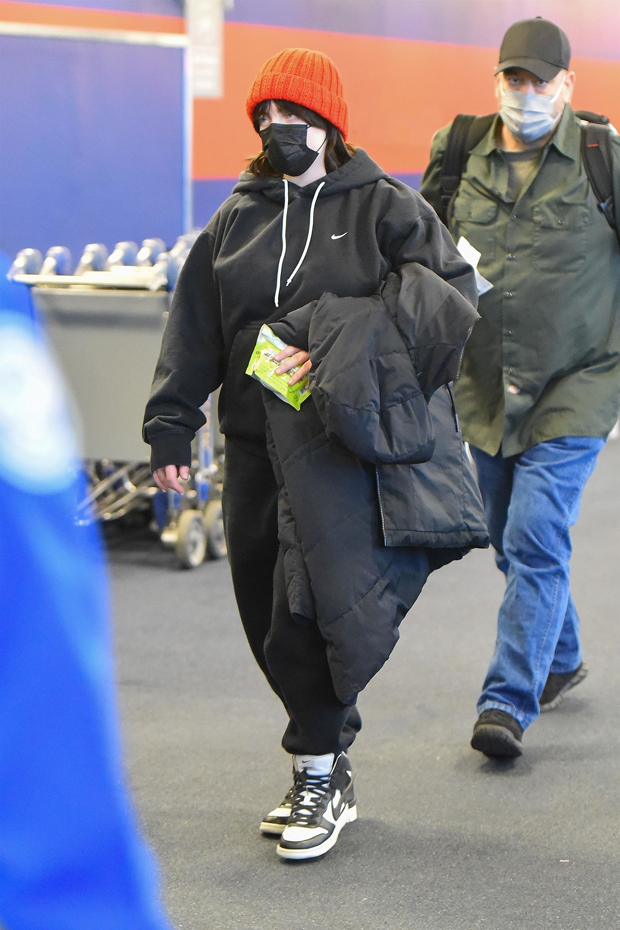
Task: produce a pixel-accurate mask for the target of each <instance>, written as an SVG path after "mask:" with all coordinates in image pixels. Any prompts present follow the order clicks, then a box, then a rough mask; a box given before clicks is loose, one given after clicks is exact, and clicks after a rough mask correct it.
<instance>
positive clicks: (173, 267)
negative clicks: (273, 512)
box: [9, 234, 226, 568]
mask: <svg viewBox="0 0 620 930" xmlns="http://www.w3.org/2000/svg"><path fill="white" fill-rule="evenodd" d="M194 239H195V234H190V235H187V236H181V237H180V238H179V239H178V240H177V243H176V244H175V246H174V248H172V249H171V250H170V251H168V250H167V249H166V246H165V244H164V243H163V242H162V241H161V240H160V239H146V240H145V241H144V242H143V243H142V246H141V247H140V248H138V246H137V245H136V244H135V243H133V242H120V243H118V245H117V246H116V248H115V249H114V250H113V252H112V253H111V254H110V255H108V254H107V250H106V248H105V246H103V245H101V244H99V243H94V244H90V245H88V246H87V247H86V248H85V250H84V253H83V255H82V258H81V259H80V262H79V263H78V265H77V268H76V269H75V272H74V273H71V256H70V254H69V252H68V250H67V249H66V248H63V247H62V246H55V247H54V248H52V249H50V250H49V251H48V253H47V255H46V256H45V258H43V257H42V256H41V254H40V253H39V252H37V251H36V250H35V249H24V250H22V251H21V252H20V253H18V255H17V257H16V259H15V262H14V263H13V266H12V268H11V271H10V272H9V277H10V278H12V279H13V280H15V281H17V282H21V283H24V284H27V285H29V286H30V287H31V289H32V290H31V293H32V298H33V302H34V305H35V307H36V309H37V311H38V312H39V314H40V315H41V316H42V318H43V319H44V321H45V325H46V329H47V332H48V335H49V338H50V341H51V343H52V347H53V349H54V352H55V354H56V357H57V359H58V362H59V364H60V367H61V369H62V370H63V373H64V376H65V379H66V381H67V384H68V386H69V389H70V392H71V394H72V396H73V400H74V403H75V405H76V407H77V412H78V415H79V416H78V418H79V421H80V422H81V424H82V430H83V437H82V446H83V449H84V457H85V461H84V470H85V474H86V479H87V494H86V496H85V498H84V500H83V501H81V502H80V505H79V507H78V519H79V520H80V521H91V520H100V521H102V522H104V523H107V522H110V521H114V520H122V519H123V518H126V517H127V516H128V515H129V514H135V513H142V514H143V515H144V517H145V520H146V521H148V522H149V523H150V525H151V526H152V527H153V528H154V529H156V530H157V532H158V533H159V536H160V538H161V541H162V543H164V545H166V546H169V547H171V548H174V549H175V551H176V554H177V557H178V559H179V562H180V564H181V565H182V566H184V567H186V568H194V567H196V566H198V565H200V564H201V562H202V561H203V560H204V558H205V557H207V556H208V557H209V558H221V557H223V556H224V555H226V543H225V539H224V531H223V524H222V507H221V486H222V463H223V450H222V445H221V436H220V434H219V430H218V429H217V426H216V422H215V420H216V417H215V416H214V414H213V410H212V402H211V399H209V400H208V401H207V402H206V404H205V406H204V408H203V411H204V413H205V416H206V423H205V426H204V427H203V428H202V429H201V430H199V432H198V434H197V436H196V440H195V442H194V447H193V456H192V458H193V461H192V467H191V469H190V477H189V481H188V482H187V490H186V493H185V494H184V495H180V494H177V493H176V492H174V491H168V492H166V493H164V492H162V491H160V490H159V488H158V487H157V486H156V485H155V483H154V481H153V478H152V475H151V472H150V468H149V465H148V459H149V451H150V450H149V447H148V446H147V445H146V444H145V443H144V442H142V439H141V424H142V416H143V413H144V407H145V404H146V401H147V398H148V395H149V389H150V384H151V380H152V377H153V372H154V370H155V364H156V361H157V357H158V355H159V348H160V344H161V337H162V333H163V330H164V326H165V323H166V319H167V316H168V312H169V308H170V296H171V292H172V290H173V289H174V285H175V284H176V279H177V277H178V274H179V271H180V268H181V267H182V265H183V262H184V261H185V258H186V256H187V254H188V252H189V249H190V247H191V244H192V243H193V240H194Z"/></svg>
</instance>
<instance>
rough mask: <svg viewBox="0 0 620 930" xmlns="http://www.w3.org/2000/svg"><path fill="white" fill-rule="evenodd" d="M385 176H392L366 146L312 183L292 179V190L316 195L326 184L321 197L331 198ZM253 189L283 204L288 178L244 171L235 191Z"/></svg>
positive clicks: (234, 192)
mask: <svg viewBox="0 0 620 930" xmlns="http://www.w3.org/2000/svg"><path fill="white" fill-rule="evenodd" d="M381 178H389V175H387V174H386V173H385V171H384V170H383V169H382V168H380V167H379V165H378V164H377V163H376V162H374V161H373V160H372V158H371V157H370V156H369V155H367V154H366V152H365V151H364V149H358V150H357V152H356V153H355V155H353V156H352V157H351V158H350V159H349V161H348V162H346V163H345V164H344V165H341V167H340V168H337V169H336V171H330V172H329V174H326V175H324V176H323V177H322V178H319V179H318V180H316V181H313V182H312V184H306V186H305V187H298V186H297V185H296V184H295V182H294V181H290V182H289V189H290V192H291V195H292V196H294V195H296V196H298V197H310V198H312V197H313V196H314V195H315V193H316V190H317V187H319V185H322V187H321V193H320V196H321V197H330V196H331V195H332V194H341V193H342V192H343V191H349V190H353V189H354V188H356V187H364V185H366V184H372V183H374V182H376V181H379V180H381ZM251 191H260V192H261V193H263V194H264V195H265V197H268V198H269V199H270V200H273V201H275V202H276V203H283V202H284V179H283V178H256V177H254V175H253V174H250V172H249V171H244V172H243V173H242V174H241V175H240V177H239V181H238V183H237V184H235V186H234V188H233V194H247V193H250V192H251Z"/></svg>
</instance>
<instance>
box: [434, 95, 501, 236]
mask: <svg viewBox="0 0 620 930" xmlns="http://www.w3.org/2000/svg"><path fill="white" fill-rule="evenodd" d="M495 116H496V114H495V113H490V114H489V115H488V116H470V115H469V114H467V113H459V114H458V116H455V118H454V121H453V123H452V126H451V127H450V132H449V134H448V142H447V144H446V149H445V151H444V153H443V158H442V161H441V173H440V175H439V184H440V186H441V211H440V212H439V217H440V219H441V220H442V221H443V222H444V223H446V224H447V222H448V213H449V211H450V204H451V203H452V202H453V200H454V198H455V196H456V193H457V191H458V189H459V186H460V183H461V177H462V175H463V171H464V170H465V166H466V165H467V159H468V158H469V153H470V152H471V150H472V149H474V148H475V147H476V146H477V145H478V143H479V142H480V141H481V139H482V138H483V137H484V136H485V135H486V134H487V132H488V131H489V129H490V128H491V126H492V124H493V120H494V119H495Z"/></svg>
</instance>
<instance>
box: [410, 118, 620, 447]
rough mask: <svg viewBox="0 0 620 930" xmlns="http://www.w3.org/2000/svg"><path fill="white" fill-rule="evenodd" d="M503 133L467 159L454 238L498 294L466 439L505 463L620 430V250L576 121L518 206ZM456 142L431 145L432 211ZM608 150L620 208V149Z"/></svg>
mask: <svg viewBox="0 0 620 930" xmlns="http://www.w3.org/2000/svg"><path fill="white" fill-rule="evenodd" d="M498 123H499V117H497V118H496V120H495V123H494V125H493V126H492V127H491V129H490V130H489V132H488V133H487V134H486V136H485V137H484V138H483V139H482V141H481V142H480V143H479V144H478V145H477V146H476V147H475V148H474V149H473V151H472V152H471V154H470V156H469V160H468V163H467V167H466V169H465V171H464V173H463V177H462V181H461V186H460V188H459V192H458V194H457V197H456V199H455V201H454V205H453V210H452V214H451V217H450V231H451V232H452V235H453V236H454V238H455V240H457V241H458V239H459V237H460V236H465V238H466V239H468V240H469V242H470V243H471V244H472V245H473V246H474V247H475V248H476V249H478V251H479V252H481V258H480V263H479V265H478V270H479V271H480V272H481V274H482V275H483V276H484V277H485V278H487V279H488V280H489V281H491V283H492V284H493V289H492V290H490V291H489V292H488V293H486V294H484V295H482V296H481V298H480V303H479V306H478V312H479V313H480V315H481V319H480V321H479V322H478V323H477V324H476V326H475V327H474V330H473V333H472V335H471V337H470V339H469V342H468V343H467V346H466V348H465V354H464V357H463V364H462V368H461V374H460V376H459V379H458V381H457V383H456V399H457V407H458V412H459V415H460V418H461V421H462V426H463V435H464V438H465V439H466V440H467V441H468V442H470V443H472V444H473V445H475V446H477V447H478V448H480V449H483V450H484V451H485V452H488V453H489V454H490V455H495V454H496V453H497V452H498V451H499V450H500V448H501V450H502V454H503V455H505V456H509V455H516V454H518V453H520V452H523V451H525V450H526V449H528V448H529V447H530V446H532V445H534V444H535V443H538V442H544V441H545V440H548V439H555V438H557V437H559V436H599V437H603V436H606V435H607V434H608V433H609V431H610V430H611V429H612V427H613V425H614V423H615V421H616V418H617V416H618V411H619V409H620V248H619V247H618V240H617V238H616V235H615V233H614V231H613V230H612V229H611V228H610V227H609V225H608V223H607V221H606V220H605V217H604V216H603V214H602V213H601V211H600V210H599V208H598V205H597V203H596V199H595V197H594V194H593V193H592V190H591V187H590V183H589V181H588V178H587V175H586V172H585V168H584V165H583V162H582V158H581V131H580V125H579V122H578V121H577V119H576V117H575V115H574V113H573V111H572V109H571V108H570V107H569V106H566V107H565V109H564V112H563V114H562V117H561V119H560V122H559V124H558V128H557V130H556V132H555V133H554V135H553V137H552V138H551V140H550V141H549V142H548V143H547V145H546V146H545V149H544V151H543V153H542V158H541V162H540V165H539V167H538V170H537V171H534V172H533V173H532V174H531V175H530V177H529V179H528V180H527V182H526V184H525V186H524V187H523V189H522V190H521V192H520V194H519V197H518V199H517V200H516V201H511V200H509V199H508V198H507V193H506V192H507V187H508V166H507V163H506V161H505V159H504V156H503V154H502V151H501V149H500V148H498V146H497V143H496V141H495V140H496V132H497V128H498ZM449 130H450V127H449V126H447V127H445V128H444V129H442V130H440V131H439V132H438V133H437V134H436V135H435V137H434V139H433V144H432V149H431V160H430V164H429V166H428V168H427V170H426V173H425V175H424V179H423V181H422V188H421V193H422V194H423V195H424V197H425V198H426V199H427V200H428V201H429V203H430V204H431V205H432V206H434V207H435V208H437V207H438V206H439V204H440V202H441V193H440V187H439V173H440V167H441V157H442V153H443V151H444V150H445V147H446V144H447V138H448V133H449ZM611 148H612V160H613V164H614V192H615V199H616V207H617V208H618V206H619V205H620V137H618V136H614V137H612V139H611ZM617 213H620V211H618V209H617Z"/></svg>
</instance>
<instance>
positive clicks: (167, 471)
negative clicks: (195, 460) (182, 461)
mask: <svg viewBox="0 0 620 930" xmlns="http://www.w3.org/2000/svg"><path fill="white" fill-rule="evenodd" d="M153 478H154V479H155V483H156V484H157V487H158V488H161V490H162V491H168V490H171V491H177V492H178V493H179V494H185V488H184V487H183V486H182V485H181V484H180V483H179V478H181V479H182V480H183V481H187V479H188V478H189V467H188V466H187V465H181V467H180V468H177V466H176V465H166V466H164V468H157V469H156V470H155V471H154V472H153Z"/></svg>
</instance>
